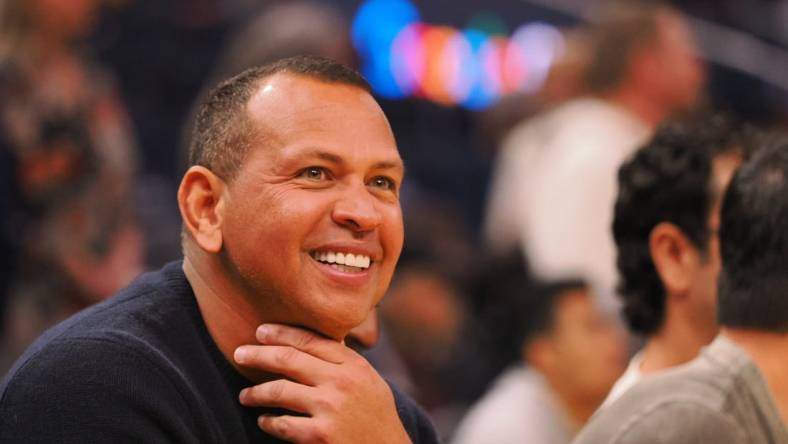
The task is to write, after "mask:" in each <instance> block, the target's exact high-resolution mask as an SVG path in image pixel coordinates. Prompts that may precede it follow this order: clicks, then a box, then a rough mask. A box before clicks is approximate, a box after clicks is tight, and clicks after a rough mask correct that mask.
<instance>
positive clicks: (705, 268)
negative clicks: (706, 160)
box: [689, 154, 741, 342]
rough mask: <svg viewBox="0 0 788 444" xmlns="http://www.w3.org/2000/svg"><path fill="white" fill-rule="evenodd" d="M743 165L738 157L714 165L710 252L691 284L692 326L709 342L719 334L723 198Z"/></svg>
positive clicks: (696, 270) (707, 252)
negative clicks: (718, 296) (721, 209)
mask: <svg viewBox="0 0 788 444" xmlns="http://www.w3.org/2000/svg"><path fill="white" fill-rule="evenodd" d="M740 164H741V157H740V156H738V155H736V154H729V155H723V156H718V157H717V158H715V159H714V161H713V164H712V182H711V195H712V199H713V201H714V204H713V206H712V209H711V213H710V214H709V225H708V226H709V231H710V233H711V235H710V236H709V244H708V249H707V251H706V254H705V256H704V255H700V254H699V256H701V257H700V260H699V263H698V265H697V267H696V269H695V272H694V275H693V279H692V283H691V288H690V292H691V297H690V301H691V312H690V313H689V315H690V316H691V317H692V319H693V325H694V326H695V328H696V329H698V331H702V332H704V333H705V336H706V337H707V339H708V340H709V342H710V341H711V340H712V338H713V337H714V336H715V335H716V334H717V330H718V326H717V277H718V276H719V274H720V268H721V266H722V264H721V261H720V239H719V236H718V234H717V231H718V230H719V227H720V208H721V206H722V197H723V195H724V194H725V190H726V189H727V187H728V183H730V181H731V179H732V178H733V174H734V173H735V172H736V169H737V168H738V167H739V165H740Z"/></svg>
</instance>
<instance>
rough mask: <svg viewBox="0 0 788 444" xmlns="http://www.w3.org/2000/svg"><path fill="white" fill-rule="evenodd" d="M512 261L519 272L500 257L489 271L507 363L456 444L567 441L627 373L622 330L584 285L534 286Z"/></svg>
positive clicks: (493, 326)
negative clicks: (615, 382)
mask: <svg viewBox="0 0 788 444" xmlns="http://www.w3.org/2000/svg"><path fill="white" fill-rule="evenodd" d="M512 257H514V256H512ZM508 259H509V258H507V260H508ZM514 261H515V263H516V264H517V265H518V267H517V268H516V269H515V268H514V267H512V266H509V265H507V264H505V263H503V262H501V263H500V264H499V265H500V266H499V267H498V268H497V270H494V272H493V274H492V275H491V276H490V278H491V279H493V280H494V283H493V284H492V285H493V286H492V287H491V288H494V289H496V293H495V294H492V295H490V301H489V304H490V305H494V306H495V308H496V309H497V310H495V313H496V315H491V316H489V317H488V318H487V320H488V327H489V329H490V330H491V331H493V332H494V333H495V334H497V336H496V342H497V344H496V345H497V346H498V347H497V348H496V352H497V353H498V354H499V355H502V356H504V357H505V358H506V359H507V361H508V367H507V368H506V369H505V370H504V371H503V373H502V374H501V375H500V376H499V377H498V378H497V379H496V380H495V381H494V382H493V384H492V385H491V388H490V390H489V391H488V392H487V393H486V394H485V395H484V396H483V397H482V398H481V399H480V400H479V401H478V402H477V403H476V404H475V405H474V406H472V407H471V409H470V410H469V412H468V414H467V416H466V417H465V418H464V419H463V420H462V422H461V423H460V425H459V427H458V428H457V430H456V434H455V435H454V439H453V442H454V443H455V444H483V443H496V444H499V443H500V444H506V443H523V442H526V443H535V444H536V443H538V444H559V443H568V442H570V441H571V440H572V437H573V436H574V435H575V433H576V432H577V431H578V430H579V429H580V427H581V426H582V425H583V424H584V423H585V422H586V420H587V419H588V418H589V417H591V414H592V413H593V412H594V410H596V408H597V407H598V406H599V404H600V403H601V402H602V400H603V399H604V398H605V395H606V394H607V392H608V390H609V389H610V387H611V386H612V385H613V382H614V381H615V380H616V378H617V377H618V376H619V375H620V374H621V372H622V371H623V370H624V364H625V350H626V347H625V340H624V335H623V334H622V332H621V331H620V329H619V328H618V326H617V325H616V324H615V323H613V322H612V321H611V320H610V319H608V318H606V317H605V315H604V314H603V313H602V312H601V311H600V310H599V309H598V308H597V306H596V301H595V300H594V298H593V296H592V294H591V290H590V288H589V287H588V286H587V285H586V284H585V283H583V282H581V281H569V280H568V281H560V282H554V283H550V284H532V283H531V282H530V281H529V280H528V279H527V277H526V275H525V273H524V271H523V270H524V268H523V267H522V266H523V263H522V261H521V260H519V261H518V260H516V259H514ZM490 314H492V311H491V312H490ZM504 348H507V349H504Z"/></svg>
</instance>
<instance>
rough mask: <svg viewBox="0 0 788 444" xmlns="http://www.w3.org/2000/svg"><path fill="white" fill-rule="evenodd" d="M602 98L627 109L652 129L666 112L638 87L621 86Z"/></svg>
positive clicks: (656, 101)
mask: <svg viewBox="0 0 788 444" xmlns="http://www.w3.org/2000/svg"><path fill="white" fill-rule="evenodd" d="M602 98H603V99H605V100H607V101H609V102H612V103H614V104H616V105H618V106H620V107H622V108H624V109H625V110H627V111H629V112H630V113H632V114H633V115H634V116H635V117H637V119H638V120H640V121H641V122H642V123H643V124H644V125H646V126H648V127H649V128H650V129H652V130H653V129H654V128H656V126H657V125H658V124H659V122H661V121H662V120H663V119H664V118H665V117H667V114H668V113H667V111H666V110H665V109H664V107H663V106H662V105H661V104H660V103H659V101H658V100H653V99H652V98H650V97H647V96H645V95H644V94H643V93H642V92H641V90H640V88H634V87H627V86H625V87H621V88H618V89H617V90H615V91H613V92H611V93H608V94H606V95H603V96H602Z"/></svg>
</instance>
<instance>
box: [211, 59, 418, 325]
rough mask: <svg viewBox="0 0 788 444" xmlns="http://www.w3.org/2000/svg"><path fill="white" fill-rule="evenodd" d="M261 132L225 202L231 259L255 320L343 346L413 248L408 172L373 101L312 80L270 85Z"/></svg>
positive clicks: (259, 101) (264, 93) (258, 115)
mask: <svg viewBox="0 0 788 444" xmlns="http://www.w3.org/2000/svg"><path fill="white" fill-rule="evenodd" d="M247 112H248V113H249V116H250V118H251V120H252V122H253V125H257V126H259V127H263V136H262V138H261V140H258V141H257V142H253V144H252V147H251V148H250V152H249V154H248V156H247V158H246V159H245V160H244V163H243V166H242V167H241V169H240V170H239V172H238V173H237V176H236V177H235V178H234V179H233V180H232V181H231V182H230V183H229V184H228V186H227V188H226V191H225V196H224V198H225V201H226V204H225V207H224V209H223V217H224V218H223V221H222V242H223V243H222V253H221V254H222V255H223V258H224V264H225V266H226V267H227V268H228V270H227V271H228V272H229V275H230V276H231V278H232V279H234V280H235V281H236V284H237V285H236V286H237V287H238V288H240V289H241V292H242V293H243V295H244V296H245V297H246V298H247V299H248V301H249V302H250V304H251V305H252V306H254V307H255V309H257V310H260V311H261V313H265V314H266V316H268V317H269V319H271V318H273V319H278V320H279V321H281V322H287V323H291V324H295V325H301V326H304V327H307V328H311V329H314V330H316V331H318V332H320V333H322V334H325V335H327V336H330V337H334V338H337V339H340V338H343V337H344V336H345V335H346V334H347V333H348V331H349V330H351V329H352V328H353V327H355V326H357V325H359V324H360V323H361V322H362V321H364V319H365V318H366V317H367V316H368V314H369V313H370V310H371V309H372V308H373V307H374V306H375V304H377V302H378V301H379V300H380V299H381V297H382V296H383V294H384V293H385V291H386V289H387V287H388V285H389V282H390V280H391V276H392V274H393V272H394V266H395V264H396V262H397V259H398V257H399V254H400V250H401V248H402V242H403V224H402V214H401V210H400V204H399V187H400V184H401V182H402V178H403V173H404V171H403V166H402V161H401V159H400V157H399V153H398V151H397V147H396V144H395V141H394V137H393V135H392V132H391V128H390V127H389V124H388V121H387V120H386V118H385V116H384V115H383V112H382V110H381V109H380V107H379V106H378V104H377V103H376V102H375V100H374V99H373V98H372V97H371V96H370V95H369V94H368V93H366V92H365V91H363V90H361V89H359V88H356V87H353V86H348V85H343V84H335V83H334V84H332V83H325V82H321V81H318V80H314V79H311V78H308V77H303V76H295V75H288V74H277V75H274V76H271V77H269V78H267V79H265V80H264V81H263V83H262V84H261V86H260V87H259V89H258V92H257V93H256V94H255V95H254V96H253V97H252V98H251V99H250V102H249V104H248V106H247Z"/></svg>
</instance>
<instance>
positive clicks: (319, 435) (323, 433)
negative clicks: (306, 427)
mask: <svg viewBox="0 0 788 444" xmlns="http://www.w3.org/2000/svg"><path fill="white" fill-rule="evenodd" d="M333 430H334V426H333V424H332V423H331V422H329V421H320V422H318V423H317V424H315V428H314V429H313V430H312V435H313V436H312V438H313V441H314V442H316V443H329V442H331V436H332V435H333Z"/></svg>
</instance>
